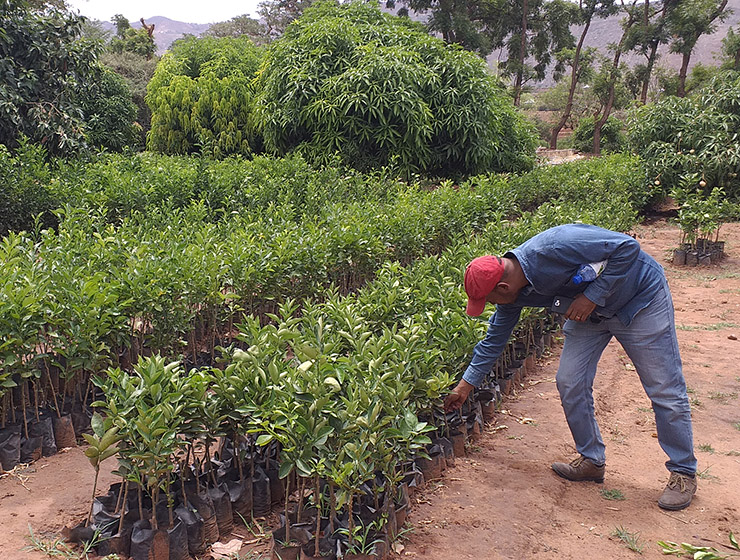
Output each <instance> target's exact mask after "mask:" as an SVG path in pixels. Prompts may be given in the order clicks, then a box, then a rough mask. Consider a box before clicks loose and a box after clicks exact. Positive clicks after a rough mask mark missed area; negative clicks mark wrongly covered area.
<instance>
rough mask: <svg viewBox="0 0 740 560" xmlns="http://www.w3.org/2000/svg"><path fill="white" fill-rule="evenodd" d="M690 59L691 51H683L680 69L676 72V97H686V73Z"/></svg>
mask: <svg viewBox="0 0 740 560" xmlns="http://www.w3.org/2000/svg"><path fill="white" fill-rule="evenodd" d="M690 60H691V52H686V53H683V59H682V60H681V70H680V71H679V72H678V90H677V91H676V95H677V96H678V97H686V74H687V73H688V69H689V61H690Z"/></svg>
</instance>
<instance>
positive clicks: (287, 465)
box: [278, 459, 294, 479]
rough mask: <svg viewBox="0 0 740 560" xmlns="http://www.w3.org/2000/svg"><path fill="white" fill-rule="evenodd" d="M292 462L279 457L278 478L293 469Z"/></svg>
mask: <svg viewBox="0 0 740 560" xmlns="http://www.w3.org/2000/svg"><path fill="white" fill-rule="evenodd" d="M293 467H294V465H293V463H292V462H290V461H286V460H285V459H281V461H280V470H279V471H278V478H281V479H282V478H285V477H286V476H288V475H289V474H290V472H291V471H292V470H293Z"/></svg>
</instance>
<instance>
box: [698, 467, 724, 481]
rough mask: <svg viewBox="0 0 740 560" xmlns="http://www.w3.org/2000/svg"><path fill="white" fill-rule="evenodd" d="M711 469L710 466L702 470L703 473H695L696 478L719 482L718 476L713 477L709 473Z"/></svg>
mask: <svg viewBox="0 0 740 560" xmlns="http://www.w3.org/2000/svg"><path fill="white" fill-rule="evenodd" d="M711 468H712V466H711V465H710V466H708V467H707V468H706V469H704V470H703V471H698V472H697V473H696V476H698V477H699V478H701V479H702V480H719V477H718V476H715V475H713V474H711V473H710V472H709V471H710V469H711Z"/></svg>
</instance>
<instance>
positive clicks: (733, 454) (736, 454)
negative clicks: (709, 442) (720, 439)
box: [725, 449, 740, 457]
mask: <svg viewBox="0 0 740 560" xmlns="http://www.w3.org/2000/svg"><path fill="white" fill-rule="evenodd" d="M725 455H729V456H730V457H740V451H735V450H734V449H730V450H729V451H728V452H727V453H725Z"/></svg>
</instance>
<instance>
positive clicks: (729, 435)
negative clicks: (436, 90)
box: [0, 221, 740, 560]
mask: <svg viewBox="0 0 740 560" xmlns="http://www.w3.org/2000/svg"><path fill="white" fill-rule="evenodd" d="M635 233H636V234H637V237H638V240H639V241H640V242H641V243H642V246H643V248H644V249H645V250H646V251H647V252H649V253H651V254H652V255H653V256H654V257H656V258H657V259H658V261H659V262H661V263H662V264H663V265H664V266H665V268H666V272H667V275H668V279H669V282H670V284H671V288H672V290H673V297H674V304H675V307H676V324H677V327H678V337H679V342H680V346H681V352H682V357H683V361H684V374H685V376H686V380H687V383H688V386H689V389H690V395H689V396H690V398H691V400H692V415H693V419H694V442H695V445H696V453H697V457H698V459H699V470H700V472H701V476H700V480H699V490H698V493H697V495H696V498H695V499H694V503H693V504H692V505H691V507H690V508H688V509H687V510H684V511H680V512H664V511H662V510H660V509H659V508H658V506H657V504H656V500H657V497H658V495H659V494H660V492H661V491H662V489H663V486H664V485H665V483H666V481H667V478H668V473H667V471H666V470H665V467H664V465H663V463H664V461H665V459H666V458H665V456H664V454H663V452H662V450H661V449H660V447H659V446H658V441H657V439H656V437H655V423H654V420H653V415H652V411H651V409H650V403H649V400H648V399H647V397H646V396H645V393H644V392H643V390H642V387H641V386H640V383H639V380H638V378H637V375H636V373H635V371H634V368H633V367H632V364H631V363H630V362H629V360H628V358H627V357H626V355H625V353H624V351H623V350H622V349H621V347H620V346H619V345H618V344H617V343H616V342H613V343H612V344H611V345H610V346H609V347H608V348H607V350H606V352H605V353H604V356H603V358H602V360H601V363H600V366H599V373H598V374H597V377H596V384H595V388H594V395H595V399H596V410H597V418H598V420H599V424H600V426H601V431H602V435H603V437H604V440H605V441H606V443H607V474H606V480H605V482H604V483H603V484H596V483H590V482H589V483H572V482H568V481H566V480H563V479H560V478H558V477H557V476H556V475H555V474H554V473H552V472H551V470H550V463H551V462H552V461H554V460H569V459H570V458H572V457H573V453H574V448H573V444H572V440H571V436H570V433H569V431H568V427H567V425H566V423H565V418H564V415H563V412H562V409H561V407H560V402H559V399H558V396H557V391H556V388H555V383H554V377H555V372H556V370H557V363H558V357H559V348H558V347H557V346H556V347H555V348H553V349H552V351H551V352H550V353H549V354H546V355H545V356H544V357H543V359H542V360H540V362H539V367H538V368H537V371H536V372H535V373H534V374H531V375H530V376H529V377H527V378H526V379H525V380H524V382H523V383H522V385H521V386H520V387H518V389H517V391H516V394H515V395H514V396H511V397H508V398H507V399H506V401H505V402H504V406H503V409H502V410H501V411H500V412H499V413H498V414H497V415H496V422H495V423H494V424H492V425H489V426H488V428H487V430H486V432H485V433H484V434H483V435H482V437H481V438H480V439H479V440H478V441H477V442H475V443H473V444H472V445H471V446H470V448H469V454H468V456H467V457H466V458H464V459H458V460H457V464H456V466H455V467H454V468H452V469H448V470H447V471H446V472H445V473H444V476H443V478H442V479H440V480H439V481H432V482H430V483H428V484H427V486H426V488H425V489H424V491H423V492H422V493H420V494H417V497H416V499H415V503H414V506H413V509H412V512H411V516H410V525H411V530H410V531H409V532H408V533H407V534H406V536H405V538H404V539H403V541H402V543H401V545H402V546H398V547H397V552H396V553H395V557H397V558H409V559H411V558H417V559H435V560H458V559H459V560H462V559H468V558H476V559H491V560H495V559H499V558H516V559H525V558H538V559H551V558H552V559H556V558H557V559H569V558H582V557H591V558H594V559H601V558H610V559H612V558H614V559H621V558H637V557H642V558H646V559H650V558H663V555H662V553H661V551H660V548H659V547H658V546H657V544H656V542H657V541H658V540H670V541H675V542H691V543H692V544H695V545H706V546H715V547H716V548H718V549H719V550H721V551H723V552H724V553H730V552H731V551H730V550H728V549H726V548H725V547H723V546H722V545H723V544H725V543H728V534H729V532H730V531H733V532H734V533H735V534H736V535H737V534H740V491H739V490H738V488H739V487H740V424H739V423H740V408H739V407H738V405H739V404H740V399H739V398H738V395H739V394H740V368H739V367H738V364H740V341H738V340H737V338H740V224H730V225H728V226H725V228H723V234H722V236H721V237H722V238H723V239H725V240H726V241H727V245H726V251H727V253H728V258H727V259H725V260H724V261H723V262H722V263H720V264H718V265H712V266H711V267H706V268H686V267H674V266H673V265H671V264H670V263H669V262H668V258H669V256H670V255H669V252H670V248H671V247H673V246H674V245H675V244H676V243H677V240H678V230H677V229H676V228H675V227H674V226H672V225H668V224H667V223H666V222H665V221H657V222H655V223H651V224H645V225H642V226H639V227H637V228H636V230H635ZM104 466H107V467H108V468H109V469H110V468H114V463H113V462H112V461H111V462H108V463H106V464H105V465H104ZM92 480H93V470H92V469H91V468H90V466H89V465H88V463H87V459H86V458H85V456H84V455H83V453H82V450H81V449H79V448H76V449H72V450H69V451H67V452H64V453H60V454H58V455H56V456H54V457H50V458H48V459H42V460H40V461H38V462H36V463H34V464H33V465H31V466H30V467H29V468H28V469H27V470H26V471H25V472H23V473H19V476H6V477H4V478H2V479H0V527H1V528H2V530H0V560H6V559H7V560H38V559H40V558H45V557H46V556H45V555H44V554H41V553H39V552H36V551H23V550H21V549H22V548H23V547H24V546H26V545H27V544H28V542H27V536H28V534H29V526H30V527H32V528H33V530H34V532H35V533H37V534H39V535H43V536H46V537H47V538H53V537H54V536H57V535H58V533H59V532H60V531H61V529H62V528H63V527H64V526H71V525H74V524H76V523H77V522H79V521H80V520H81V519H83V518H84V516H85V515H86V512H87V508H88V507H89V499H90V497H89V492H90V489H91V485H92ZM111 482H114V477H113V476H112V475H111V474H110V472H108V470H105V472H101V480H100V483H99V488H100V489H101V490H102V489H107V487H108V485H109V484H110V483H111ZM603 491H612V492H614V493H616V491H619V492H620V493H621V494H622V495H623V497H624V499H623V500H610V499H606V497H605V496H604V492H603ZM617 529H621V530H623V531H624V534H625V535H626V534H631V535H632V536H633V537H634V538H635V539H637V545H638V546H641V547H642V554H641V555H638V553H637V552H635V551H633V550H630V549H629V548H628V547H627V546H626V544H625V542H624V541H623V540H621V539H619V538H618V537H616V536H613V533H614V532H615V531H616V530H617ZM241 531H242V532H243V533H245V534H246V531H244V529H243V528H242V529H241ZM250 538H251V537H250ZM259 549H261V550H263V551H264V550H265V549H266V547H265V545H264V544H263V545H262V546H260V547H259ZM244 557H245V558H249V557H250V556H244ZM251 557H252V558H254V556H251Z"/></svg>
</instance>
